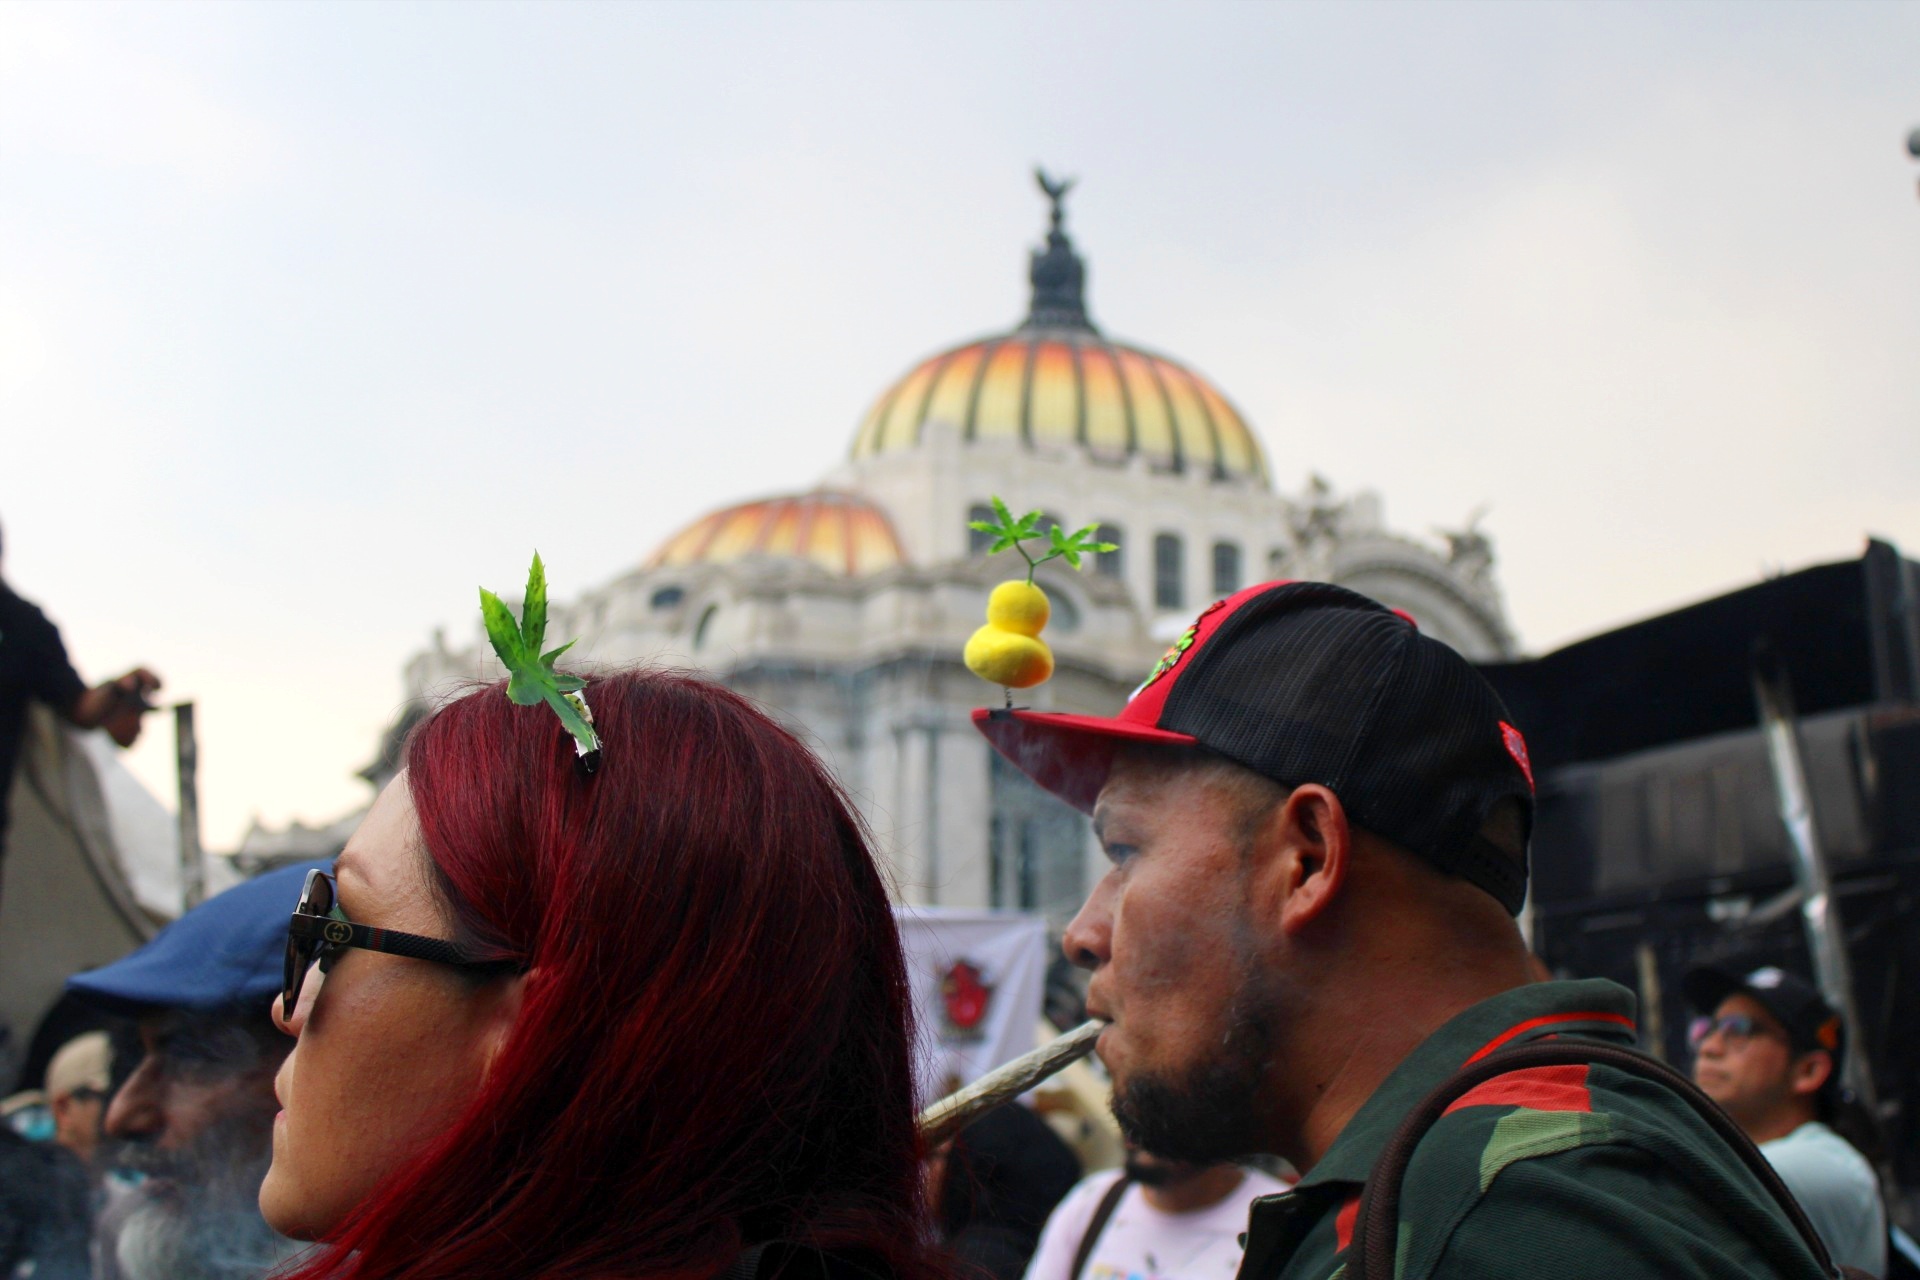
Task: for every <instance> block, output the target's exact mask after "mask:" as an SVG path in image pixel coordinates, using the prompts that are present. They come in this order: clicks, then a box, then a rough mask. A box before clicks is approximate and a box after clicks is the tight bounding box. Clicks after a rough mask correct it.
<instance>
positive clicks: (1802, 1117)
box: [1681, 965, 1887, 1276]
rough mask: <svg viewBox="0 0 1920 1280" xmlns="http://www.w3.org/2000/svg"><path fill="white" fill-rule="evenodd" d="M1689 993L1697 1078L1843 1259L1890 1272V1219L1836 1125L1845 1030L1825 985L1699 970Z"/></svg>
mask: <svg viewBox="0 0 1920 1280" xmlns="http://www.w3.org/2000/svg"><path fill="white" fill-rule="evenodd" d="M1681 990H1682V991H1683V992H1685V994H1686V997H1687V1000H1688V1002H1689V1003H1690V1004H1692V1005H1693V1007H1694V1008H1695V1009H1696V1010H1697V1011H1698V1012H1699V1013H1700V1014H1702V1015H1703V1016H1701V1017H1700V1018H1698V1019H1696V1020H1695V1022H1694V1024H1693V1026H1692V1027H1691V1028H1689V1031H1690V1035H1689V1039H1690V1040H1691V1041H1692V1044H1693V1051H1694V1060H1693V1079H1694V1082H1695V1083H1696V1084H1698V1085H1699V1086H1700V1089H1701V1092H1703V1093H1705V1094H1706V1095H1707V1096H1708V1097H1709V1098H1712V1099H1713V1100H1714V1101H1715V1102H1717V1103H1719V1104H1720V1105H1721V1107H1723V1108H1724V1109H1725V1110H1726V1112H1727V1114H1728V1115H1730V1116H1732V1117H1733V1118H1734V1120H1736V1121H1737V1122H1739V1125H1740V1127H1741V1128H1742V1129H1744V1130H1745V1131H1746V1134H1747V1136H1748V1137H1749V1138H1752V1139H1753V1140H1754V1142H1756V1143H1758V1144H1759V1147H1760V1151H1761V1154H1763V1155H1765V1156H1766V1157H1767V1160H1768V1162H1769V1163H1771V1164H1772V1165H1773V1167H1774V1170H1775V1171H1776V1172H1778V1173H1779V1175H1780V1180H1781V1181H1782V1182H1784V1183H1786V1184H1787V1189H1788V1190H1790V1191H1792V1192H1793V1195H1794V1199H1796V1200H1798V1201H1799V1202H1800V1207H1801V1208H1803V1209H1805V1210H1806V1211H1807V1217H1808V1218H1810V1219H1812V1221H1813V1225H1814V1227H1815V1229H1817V1230H1818V1231H1819V1232H1820V1238H1821V1239H1823V1240H1825V1241H1826V1242H1827V1250H1828V1252H1830V1253H1831V1254H1832V1255H1833V1260H1834V1261H1835V1262H1838V1263H1841V1264H1842V1265H1845V1266H1853V1267H1859V1268H1860V1269H1861V1270H1863V1271H1866V1272H1868V1273H1869V1274H1872V1275H1876V1276H1878V1275H1884V1274H1885V1273H1886V1269H1887V1213H1886V1206H1885V1204H1884V1203H1883V1202H1882V1201H1881V1198H1880V1180H1879V1178H1877V1177H1876V1176H1875V1175H1874V1172H1873V1166H1872V1165H1870V1164H1869V1163H1867V1160H1866V1157H1864V1156H1862V1155H1861V1154H1860V1152H1858V1151H1857V1150H1855V1149H1854V1148H1853V1146H1852V1145H1851V1144H1850V1143H1848V1142H1847V1140H1846V1139H1845V1138H1842V1137H1841V1136H1840V1135H1839V1134H1837V1133H1835V1132H1834V1131H1833V1130H1832V1129H1831V1128H1829V1127H1828V1123H1827V1122H1829V1121H1830V1120H1832V1119H1833V1117H1834V1113H1835V1110H1836V1108H1837V1107H1838V1105H1839V1102H1840V1093H1841V1091H1840V1066H1841V1062H1842V1058H1843V1055H1844V1054H1845V1052H1846V1025H1845V1023H1844V1021H1843V1020H1842V1019H1841V1017H1840V1012H1839V1010H1837V1009H1835V1008H1834V1007H1833V1006H1832V1005H1830V1004H1828V1003H1827V1001H1826V998H1825V997H1824V996H1822V995H1821V994H1820V990H1819V988H1818V987H1815V986H1814V985H1813V984H1812V983H1811V982H1809V981H1807V980H1806V979H1805V978H1803V977H1801V976H1800V975H1799V974H1796V973H1790V972H1788V971H1787V970H1785V969H1781V968H1777V967H1775V966H1772V965H1769V966H1766V967H1764V968H1760V969H1755V970H1754V971H1753V972H1752V973H1749V974H1745V975H1740V974H1735V973H1730V972H1728V971H1726V970H1724V969H1719V968H1714V967H1707V968H1701V969H1695V970H1693V971H1692V972H1691V973H1688V974H1687V975H1686V976H1685V977H1684V978H1682V979H1681Z"/></svg>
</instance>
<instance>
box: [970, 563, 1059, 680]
mask: <svg viewBox="0 0 1920 1280" xmlns="http://www.w3.org/2000/svg"><path fill="white" fill-rule="evenodd" d="M1051 612H1052V606H1050V605H1049V604H1048V603H1047V593H1046V592H1044V591H1042V590H1041V589H1040V588H1039V587H1036V586H1034V585H1033V584H1032V583H1031V582H1022V581H1020V580H1019V579H1018V578H1016V579H1014V580H1013V581H1011V582H1003V583H1001V584H1000V585H999V586H997V587H995V588H994V589H993V594H992V595H990V596H988V597H987V625H986V626H984V627H981V628H980V629H979V630H978V631H976V632H974V633H973V635H972V636H971V637H969V638H968V640H967V648H966V653H965V655H964V656H965V658H966V662H967V670H969V671H971V672H973V674H975V675H977V676H979V677H980V678H981V679H982V680H987V681H991V682H992V683H994V684H997V685H1002V686H1004V687H1005V688H1008V689H1031V688H1032V687H1033V686H1034V685H1037V684H1039V683H1041V682H1042V681H1044V680H1045V679H1046V678H1047V677H1048V676H1050V675H1052V674H1053V651H1052V650H1051V649H1049V648H1047V642H1046V641H1045V640H1042V639H1041V638H1040V632H1041V630H1042V629H1043V628H1045V626H1046V625H1047V616H1048V615H1049V614H1050V613H1051Z"/></svg>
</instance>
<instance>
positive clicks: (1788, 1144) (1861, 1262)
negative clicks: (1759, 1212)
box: [1760, 1121, 1887, 1276]
mask: <svg viewBox="0 0 1920 1280" xmlns="http://www.w3.org/2000/svg"><path fill="white" fill-rule="evenodd" d="M1760 1153H1761V1154H1762V1155H1764V1156H1765V1157H1766V1158H1767V1162H1768V1163H1769V1164H1771V1165H1772V1166H1773V1169H1774V1172H1775V1173H1778V1174H1779V1175H1780V1181H1782V1182H1784V1183H1786V1184H1787V1190H1789V1191H1791V1192H1793V1198H1794V1199H1796V1200H1798V1201H1799V1202H1800V1207H1801V1208H1802V1209H1805V1210H1806V1211H1807V1218H1808V1220H1809V1221H1811V1222H1812V1223H1813V1229H1814V1230H1815V1231H1818V1232H1819V1233H1820V1238H1821V1239H1822V1240H1824V1241H1826V1242H1827V1252H1828V1253H1831V1254H1832V1255H1833V1260H1834V1261H1835V1262H1837V1263H1839V1264H1840V1265H1842V1266H1846V1267H1859V1268H1860V1269H1861V1270H1862V1271H1865V1272H1867V1273H1868V1274H1870V1275H1876V1276H1883V1275H1885V1274H1886V1273H1887V1211H1886V1207H1885V1206H1884V1205H1882V1204H1881V1203H1880V1182H1879V1179H1877V1178H1875V1177H1874V1175H1873V1166H1872V1165H1870V1164H1868V1163H1867V1158H1866V1157H1865V1156H1863V1155H1861V1154H1860V1153H1859V1152H1858V1151H1855V1150H1854V1149H1853V1144H1852V1143H1850V1142H1848V1141H1847V1140H1846V1139H1845V1138H1843V1137H1841V1136H1840V1135H1839V1134H1837V1133H1835V1132H1834V1131H1833V1130H1831V1129H1829V1128H1827V1126H1825V1125H1823V1124H1821V1123H1819V1122H1818V1121H1810V1122H1808V1123H1806V1124H1803V1125H1801V1126H1800V1127H1799V1128H1798V1129H1795V1130H1794V1131H1793V1132H1792V1133H1790V1134H1788V1135H1787V1136H1786V1137H1784V1138H1775V1139H1774V1140H1773V1141H1772V1142H1763V1143H1761V1144H1760Z"/></svg>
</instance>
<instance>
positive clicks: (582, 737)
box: [480, 551, 600, 774]
mask: <svg viewBox="0 0 1920 1280" xmlns="http://www.w3.org/2000/svg"><path fill="white" fill-rule="evenodd" d="M480 616H481V617H483V618H485V619H486V622H487V639H488V640H490V641H492V642H493V651H494V652H495V653H497V654H499V655H500V661H501V662H502V663H503V664H505V666H506V668H507V696H508V697H509V698H512V699H513V700H514V702H515V703H517V704H518V705H520V706H523V707H531V706H534V705H536V704H537V703H541V702H544V703H546V704H547V705H548V706H549V707H552V708H553V714H555V715H557V716H559V717H560V723H561V724H563V725H565V726H566V729H567V732H568V733H570V734H572V735H573V750H574V755H575V764H576V765H577V766H578V767H579V769H580V772H581V773H583V774H590V773H592V772H593V771H594V770H595V769H598V768H599V767H600V735H599V734H597V733H595V732H594V731H593V712H592V711H590V710H588V708H587V700H586V699H585V698H584V697H582V696H581V693H580V691H581V690H582V689H585V688H586V687H587V682H586V681H585V680H582V679H581V678H580V677H579V676H575V675H568V674H567V673H566V672H564V671H556V670H554V668H553V664H554V662H555V660H556V659H558V658H559V657H560V655H561V654H563V653H565V652H566V651H567V650H569V649H571V648H573V645H574V642H573V641H572V640H569V641H567V642H566V643H565V644H563V645H561V646H560V647H559V648H558V649H550V650H548V651H547V652H546V653H541V652H540V645H541V644H542V642H544V640H545V639H546V634H547V569H546V566H545V565H543V564H541V563H540V553H539V552H538V551H536V552H534V553H533V567H532V568H530V569H528V570H527V598H526V602H525V603H524V604H523V605H522V606H521V609H520V620H519V621H518V622H515V621H514V620H513V610H511V609H509V608H508V607H507V605H506V602H505V601H504V600H502V599H501V598H500V597H499V596H497V595H495V594H493V592H491V591H489V590H487V589H486V588H485V587H482V588H480Z"/></svg>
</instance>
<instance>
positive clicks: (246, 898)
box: [67, 864, 319, 1280]
mask: <svg viewBox="0 0 1920 1280" xmlns="http://www.w3.org/2000/svg"><path fill="white" fill-rule="evenodd" d="M318 865H319V864H304V865H301V866H296V867H287V868H283V869H281V870H279V871H273V872H269V873H267V874H266V875H263V876H259V877H256V878H255V879H253V880H249V881H246V882H245V883H242V884H239V885H236V886H234V887H233V888H231V889H229V890H227V891H226V892H225V893H221V894H217V895H215V896H214V897H212V898H209V899H208V900H207V901H206V902H203V903H201V904H200V905H199V906H197V907H195V908H193V909H192V910H191V911H188V912H187V913H186V914H185V915H183V916H181V917H180V918H179V919H178V920H176V921H174V922H173V923H172V924H170V925H168V926H167V927H166V928H165V929H163V930H161V931H160V933H159V934H158V935H157V936H156V937H155V938H154V939H153V940H152V941H151V942H149V943H147V944H146V945H145V946H143V947H141V948H140V949H139V950H137V951H134V952H133V953H132V954H130V955H128V956H125V957H123V958H122V959H120V960H117V961H115V962H114V963H112V964H109V965H106V966H104V967H102V968H99V969H95V970H92V971H90V972H87V973H82V974H77V975H75V976H74V977H72V978H70V979H68V981H67V987H68V990H70V991H71V992H73V993H74V994H75V995H76V996H78V997H79V998H81V999H83V1000H86V1001H88V1002H89V1003H91V1004H92V1005H94V1006H95V1007H97V1008H100V1009H102V1010H105V1011H107V1012H109V1013H115V1014H120V1015H123V1016H126V1017H129V1018H132V1019H134V1020H135V1024H136V1026H137V1029H138V1039H137V1041H136V1042H135V1043H136V1046H137V1047H136V1049H135V1052H136V1053H137V1057H136V1059H135V1060H134V1061H133V1062H131V1063H130V1064H128V1068H129V1069H128V1074H127V1075H126V1077H125V1079H124V1081H123V1082H122V1083H121V1084H120V1086H119V1088H118V1089H116V1090H115V1091H114V1093H113V1096H112V1098H111V1099H110V1100H109V1101H108V1103H107V1110H106V1117H105V1121H104V1125H103V1128H104V1136H103V1144H102V1149H101V1152H100V1159H101V1160H102V1162H103V1163H105V1164H106V1165H107V1166H108V1168H109V1171H110V1176H109V1185H110V1187H111V1188H114V1189H115V1191H114V1193H110V1196H109V1202H108V1204H107V1206H106V1208H105V1210H104V1211H103V1212H102V1214H101V1216H100V1221H99V1223H98V1230H97V1233H96V1252H97V1254H98V1259H99V1262H98V1267H99V1273H100V1276H101V1277H102V1280H183V1278H187V1277H191V1278H193V1280H242V1278H243V1277H245V1278H246V1280H252V1278H253V1277H257V1276H259V1275H261V1274H263V1273H264V1272H265V1271H267V1270H268V1269H270V1268H271V1267H273V1266H275V1265H277V1264H279V1263H281V1262H284V1261H286V1260H287V1259H289V1258H291V1257H292V1256H293V1255H294V1254H295V1253H296V1252H298V1248H299V1246H297V1245H295V1244H294V1243H293V1242H292V1241H290V1240H287V1239H286V1238H284V1237H282V1236H280V1235H278V1234H276V1233H275V1232H274V1231H273V1230H272V1229H270V1228H269V1227H268V1226H267V1224H266V1222H265V1221H264V1220H263V1219H262V1218H261V1216H260V1210H259V1207H258V1205H257V1203H256V1197H257V1195H258V1193H259V1187H260V1179H261V1177H262V1176H263V1175H264V1174H265V1172H266V1167H267V1162H268V1160H269V1157H270V1144H271V1141H272V1132H273V1118H274V1113H275V1110H276V1109H277V1106H278V1104H277V1103H276V1102H275V1101H274V1096H273V1077H274V1072H275V1071H277V1070H278V1069H279V1067H280V1063H281V1060H282V1059H284V1058H285V1057H286V1051H287V1043H286V1038H285V1037H284V1036H282V1035H281V1034H280V1033H279V1031H278V1029H276V1028H275V1026H274V1025H273V1021H272V1018H271V1016H270V1010H269V1007H268V1002H269V1000H270V999H271V998H272V996H273V994H274V993H276V992H278V991H279V990H280V989H281V987H282V986H283V985H284V978H285V957H286V936H287V917H288V914H289V913H290V912H291V911H292V909H293V906H294V904H295V903H296V902H297V901H298V899H299V896H300V887H301V885H302V884H303V883H304V882H305V877H306V874H307V872H308V871H310V870H313V869H315V867H317V866H318Z"/></svg>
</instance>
